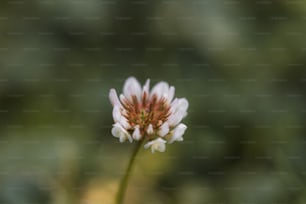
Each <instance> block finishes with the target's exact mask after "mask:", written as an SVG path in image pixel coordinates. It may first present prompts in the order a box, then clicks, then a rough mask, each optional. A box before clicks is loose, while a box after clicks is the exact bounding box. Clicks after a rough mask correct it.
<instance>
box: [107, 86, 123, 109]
mask: <svg viewBox="0 0 306 204" xmlns="http://www.w3.org/2000/svg"><path fill="white" fill-rule="evenodd" d="M108 97H109V100H110V101H111V103H112V105H113V106H120V105H121V104H120V101H119V98H118V95H117V92H116V90H115V89H111V90H110V91H109V95H108Z"/></svg>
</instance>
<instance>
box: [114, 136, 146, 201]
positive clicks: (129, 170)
mask: <svg viewBox="0 0 306 204" xmlns="http://www.w3.org/2000/svg"><path fill="white" fill-rule="evenodd" d="M143 141H144V139H143V140H141V141H139V142H138V143H137V145H136V146H135V149H134V151H133V154H132V156H131V158H130V161H129V164H128V166H127V169H126V171H125V173H124V176H123V178H122V180H121V182H120V185H119V189H118V193H117V196H116V204H123V201H124V198H125V193H126V190H127V186H128V183H129V180H130V176H131V174H132V169H133V166H134V164H135V160H136V157H137V154H138V152H139V150H140V148H141V146H142V144H143Z"/></svg>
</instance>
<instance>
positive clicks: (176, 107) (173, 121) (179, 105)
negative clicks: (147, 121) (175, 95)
mask: <svg viewBox="0 0 306 204" xmlns="http://www.w3.org/2000/svg"><path fill="white" fill-rule="evenodd" d="M188 106H189V103H188V101H187V100H186V99H185V98H181V99H175V100H174V101H173V102H172V103H171V108H170V113H171V114H170V116H169V118H168V123H169V126H170V127H174V126H176V125H177V124H179V123H180V122H181V120H182V119H183V118H184V117H185V116H186V115H187V109H188Z"/></svg>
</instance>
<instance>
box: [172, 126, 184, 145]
mask: <svg viewBox="0 0 306 204" xmlns="http://www.w3.org/2000/svg"><path fill="white" fill-rule="evenodd" d="M186 129H187V126H186V125H185V124H183V123H181V124H179V125H178V126H176V128H175V129H174V130H172V136H171V138H170V140H169V141H168V143H170V144H171V143H173V142H174V141H183V135H184V133H185V131H186Z"/></svg>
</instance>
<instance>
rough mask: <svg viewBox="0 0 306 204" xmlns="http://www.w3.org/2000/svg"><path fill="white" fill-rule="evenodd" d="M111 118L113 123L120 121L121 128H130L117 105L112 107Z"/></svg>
mask: <svg viewBox="0 0 306 204" xmlns="http://www.w3.org/2000/svg"><path fill="white" fill-rule="evenodd" d="M123 111H124V110H123ZM113 119H114V122H115V123H120V124H121V126H122V127H123V128H125V129H130V128H131V126H130V124H129V122H128V120H127V119H126V118H125V117H124V116H123V115H122V113H121V110H120V107H119V106H114V108H113Z"/></svg>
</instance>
